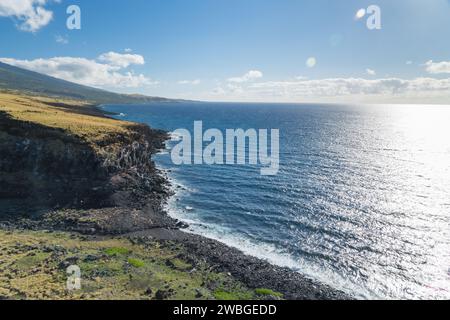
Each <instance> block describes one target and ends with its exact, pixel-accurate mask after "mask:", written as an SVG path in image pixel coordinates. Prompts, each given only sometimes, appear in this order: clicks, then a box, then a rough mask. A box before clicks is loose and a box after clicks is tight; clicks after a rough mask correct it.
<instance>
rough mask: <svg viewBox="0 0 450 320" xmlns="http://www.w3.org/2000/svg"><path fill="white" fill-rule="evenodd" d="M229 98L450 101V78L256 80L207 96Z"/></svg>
mask: <svg viewBox="0 0 450 320" xmlns="http://www.w3.org/2000/svg"><path fill="white" fill-rule="evenodd" d="M207 98H208V99H211V100H227V101H280V102H352V101H354V102H367V103H377V102H382V103H385V102H393V101H398V102H408V103H412V102H418V103H426V102H427V101H429V102H430V103H447V104H448V103H450V79H435V78H429V77H419V78H415V79H401V78H382V79H364V78H327V79H317V80H308V79H302V78H299V79H298V80H289V81H266V82H253V83H250V84H248V85H241V86H239V90H237V89H236V87H230V86H229V85H228V86H221V87H218V88H215V89H214V91H213V92H212V94H211V95H209V96H208V97H207Z"/></svg>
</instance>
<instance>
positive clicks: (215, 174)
mask: <svg viewBox="0 0 450 320" xmlns="http://www.w3.org/2000/svg"><path fill="white" fill-rule="evenodd" d="M104 108H105V109H106V110H108V111H113V112H116V113H119V114H120V115H119V116H117V118H119V119H123V120H129V121H134V122H140V123H146V124H148V125H150V126H151V127H153V128H159V129H164V130H167V131H170V132H173V131H175V130H176V129H180V128H185V129H188V130H193V125H194V121H203V127H204V129H205V130H206V129H209V128H217V129H220V130H223V131H225V130H226V129H237V128H242V129H245V130H246V129H250V128H254V129H269V130H270V129H279V132H280V168H279V172H278V174H277V175H275V176H262V175H261V174H260V170H259V169H260V167H258V166H254V165H251V166H250V165H206V164H204V165H181V166H176V165H174V164H173V162H172V160H171V156H170V152H171V151H170V149H171V148H172V147H173V146H174V145H175V144H177V143H178V142H177V141H171V142H169V143H168V149H167V150H165V151H164V152H162V153H161V154H159V155H158V156H157V157H156V159H155V161H156V163H157V164H158V166H160V167H161V168H163V169H166V170H168V172H169V175H170V178H171V179H172V180H173V184H174V189H175V191H176V195H175V196H174V197H172V199H171V200H170V201H169V204H168V211H169V213H170V215H172V216H174V217H176V218H178V219H180V220H183V221H186V222H188V223H189V225H190V227H189V229H188V231H189V232H193V233H197V234H201V235H205V236H207V237H210V238H214V239H217V240H219V241H222V242H224V243H226V244H228V245H230V246H234V247H237V248H239V249H241V250H242V251H244V252H245V253H247V254H250V255H254V256H257V257H259V258H263V259H266V260H268V261H270V262H271V263H274V264H277V265H282V266H287V267H289V268H292V269H293V270H296V271H298V272H300V273H302V274H304V275H306V276H307V277H310V278H313V279H316V280H318V281H321V282H323V283H326V284H328V285H330V286H332V287H334V288H337V289H341V290H343V291H345V292H347V293H350V294H353V295H354V296H355V297H357V298H361V299H365V298H366V299H367V298H370V299H425V298H426V299H449V298H450V106H426V105H377V106H375V105H374V106H369V105H364V106H363V105H321V104H238V103H234V104H233V103H187V102H186V103H163V104H151V105H145V106H144V105H139V106H137V105H133V106H124V105H108V106H105V107H104Z"/></svg>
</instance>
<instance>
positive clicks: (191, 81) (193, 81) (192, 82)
mask: <svg viewBox="0 0 450 320" xmlns="http://www.w3.org/2000/svg"><path fill="white" fill-rule="evenodd" d="M200 83H201V81H200V79H195V80H181V81H178V84H182V85H192V86H197V85H199V84H200Z"/></svg>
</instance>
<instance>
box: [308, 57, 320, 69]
mask: <svg viewBox="0 0 450 320" xmlns="http://www.w3.org/2000/svg"><path fill="white" fill-rule="evenodd" d="M316 64H317V59H316V58H315V57H310V58H308V60H306V66H307V67H308V68H314V67H315V66H316Z"/></svg>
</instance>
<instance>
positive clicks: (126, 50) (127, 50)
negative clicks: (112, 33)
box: [124, 48, 133, 53]
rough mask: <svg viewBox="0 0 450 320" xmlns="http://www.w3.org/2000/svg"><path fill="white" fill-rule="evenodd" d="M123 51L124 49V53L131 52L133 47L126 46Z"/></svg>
mask: <svg viewBox="0 0 450 320" xmlns="http://www.w3.org/2000/svg"><path fill="white" fill-rule="evenodd" d="M124 51H125V52H126V53H130V52H133V49H130V48H126V49H125V50H124Z"/></svg>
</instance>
